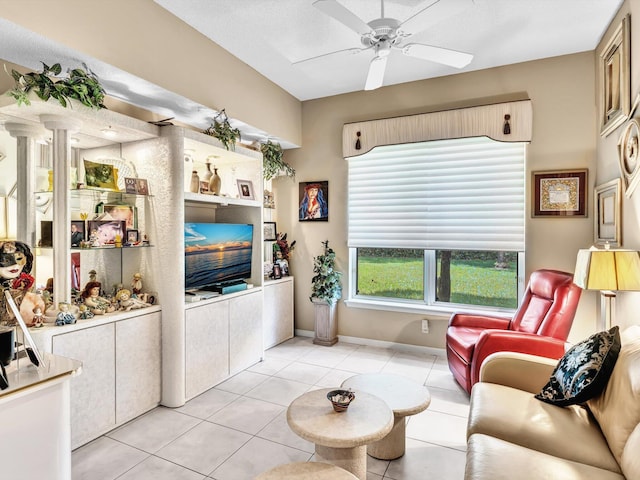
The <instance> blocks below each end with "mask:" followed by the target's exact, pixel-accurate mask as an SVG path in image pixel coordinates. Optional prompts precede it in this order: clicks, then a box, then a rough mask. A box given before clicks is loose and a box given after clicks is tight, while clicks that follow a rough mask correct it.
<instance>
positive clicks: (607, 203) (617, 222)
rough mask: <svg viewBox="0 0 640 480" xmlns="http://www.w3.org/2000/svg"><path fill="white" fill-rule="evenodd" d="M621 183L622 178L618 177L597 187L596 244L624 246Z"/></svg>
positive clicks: (595, 207) (594, 204)
mask: <svg viewBox="0 0 640 480" xmlns="http://www.w3.org/2000/svg"><path fill="white" fill-rule="evenodd" d="M621 183H622V182H621V180H620V179H619V178H616V179H615V180H611V181H610V182H607V183H603V184H602V185H599V186H597V187H596V188H595V200H594V202H593V208H594V217H595V220H594V224H593V225H594V243H595V244H596V245H607V244H608V245H609V246H611V247H621V246H622V225H621V218H622V217H621V209H622V201H621V199H620V185H621Z"/></svg>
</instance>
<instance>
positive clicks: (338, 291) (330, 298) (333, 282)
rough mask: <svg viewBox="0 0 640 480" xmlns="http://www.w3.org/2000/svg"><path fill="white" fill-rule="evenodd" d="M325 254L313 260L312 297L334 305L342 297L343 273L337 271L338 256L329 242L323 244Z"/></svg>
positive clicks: (310, 298)
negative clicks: (341, 280) (341, 279)
mask: <svg viewBox="0 0 640 480" xmlns="http://www.w3.org/2000/svg"><path fill="white" fill-rule="evenodd" d="M322 245H323V246H324V253H323V254H322V255H318V256H317V257H314V259H313V273H314V276H313V278H312V279H311V296H310V297H309V300H311V301H313V299H314V298H317V299H320V300H324V301H325V302H327V303H328V304H329V305H333V304H334V303H336V302H337V301H338V300H340V297H341V296H342V284H341V283H340V277H341V275H342V273H341V272H339V271H337V270H336V254H335V252H334V251H333V249H331V248H329V240H326V241H324V242H322Z"/></svg>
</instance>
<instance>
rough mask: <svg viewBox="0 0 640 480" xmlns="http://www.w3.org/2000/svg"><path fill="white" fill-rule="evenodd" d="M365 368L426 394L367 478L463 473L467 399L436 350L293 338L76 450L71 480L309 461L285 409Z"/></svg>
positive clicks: (194, 477)
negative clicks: (400, 447) (390, 453)
mask: <svg viewBox="0 0 640 480" xmlns="http://www.w3.org/2000/svg"><path fill="white" fill-rule="evenodd" d="M370 372H385V373H395V374H399V375H404V376H407V377H409V378H411V379H413V380H415V381H416V382H418V383H421V384H425V385H426V386H427V387H429V390H430V392H431V397H432V400H431V405H430V407H429V408H428V409H427V410H426V411H424V412H422V413H420V414H418V415H415V416H413V417H409V420H408V423H407V450H406V453H405V455H404V456H403V457H402V458H400V459H398V460H394V461H391V462H389V461H381V460H376V459H373V458H371V457H367V471H368V473H367V480H382V479H385V480H418V479H424V478H433V479H438V480H460V479H462V478H463V477H464V463H465V450H466V444H465V428H466V421H467V415H468V411H469V399H468V396H467V394H466V393H465V392H464V391H463V390H462V389H461V388H459V387H458V385H457V384H456V383H455V381H454V380H453V377H452V376H451V374H450V373H449V369H448V367H447V363H446V359H445V358H444V357H440V356H435V355H428V354H415V353H407V352H404V351H399V350H392V349H384V348H376V347H370V346H362V345H354V344H347V343H342V342H339V343H337V344H336V345H334V346H333V347H322V346H318V345H314V344H313V343H312V341H311V338H306V337H295V338H293V339H291V340H288V341H287V342H284V343H282V344H280V345H278V346H276V347H274V348H272V349H269V350H267V351H266V352H265V360H264V361H263V362H261V363H259V364H257V365H254V366H253V367H251V368H249V369H247V370H245V371H243V372H241V373H239V374H238V375H236V376H234V377H232V378H230V379H229V380H227V381H225V382H223V383H221V384H219V385H217V386H216V387H214V388H212V389H210V390H208V391H206V392H204V393H203V394H201V395H200V396H198V397H196V398H194V399H192V400H191V401H189V402H187V403H186V404H185V405H184V406H183V407H180V408H176V409H170V408H165V407H158V408H155V409H154V410H152V411H150V412H148V413H147V414H145V415H142V416H141V417H138V418H136V419H134V420H132V421H131V422H129V423H127V424H126V425H123V426H122V427H120V428H117V429H115V430H113V431H111V432H109V433H108V434H106V435H104V436H102V437H100V438H98V439H96V440H94V441H93V442H91V443H89V444H87V445H84V446H83V447H81V448H79V449H77V450H75V451H74V452H73V456H72V462H73V480H114V479H118V480H200V479H215V480H243V479H252V478H254V477H255V476H256V475H257V474H259V473H261V472H263V471H265V470H268V469H270V468H272V467H274V466H276V465H279V464H283V463H289V462H299V461H308V460H312V459H313V451H314V445H313V444H312V443H310V442H307V441H306V440H303V439H301V438H300V437H298V436H297V435H296V434H295V433H293V432H292V431H291V430H290V429H289V427H288V425H287V421H286V408H287V406H288V405H289V403H290V402H291V401H292V400H293V399H294V398H296V397H298V396H299V395H301V394H302V393H304V392H306V391H307V390H311V389H314V388H325V387H336V386H339V385H340V384H341V383H342V381H343V380H344V379H346V378H348V377H350V376H352V375H354V374H357V373H370Z"/></svg>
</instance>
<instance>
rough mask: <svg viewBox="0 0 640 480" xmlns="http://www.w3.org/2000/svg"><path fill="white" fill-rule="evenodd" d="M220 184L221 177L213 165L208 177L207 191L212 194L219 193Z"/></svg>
mask: <svg viewBox="0 0 640 480" xmlns="http://www.w3.org/2000/svg"><path fill="white" fill-rule="evenodd" d="M207 165H208V164H207ZM221 184H222V179H221V178H220V176H219V175H218V169H217V168H216V167H213V175H212V176H211V178H210V179H209V191H210V192H211V193H213V194H214V195H219V194H220V185H221Z"/></svg>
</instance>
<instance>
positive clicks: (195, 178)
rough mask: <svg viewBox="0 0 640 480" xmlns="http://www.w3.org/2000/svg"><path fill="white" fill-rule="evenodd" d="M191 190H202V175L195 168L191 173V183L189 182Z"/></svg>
mask: <svg viewBox="0 0 640 480" xmlns="http://www.w3.org/2000/svg"><path fill="white" fill-rule="evenodd" d="M189 191H190V192H193V193H198V192H200V176H199V175H198V172H196V171H195V170H194V171H193V173H191V183H190V184H189Z"/></svg>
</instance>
